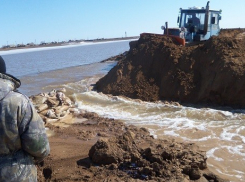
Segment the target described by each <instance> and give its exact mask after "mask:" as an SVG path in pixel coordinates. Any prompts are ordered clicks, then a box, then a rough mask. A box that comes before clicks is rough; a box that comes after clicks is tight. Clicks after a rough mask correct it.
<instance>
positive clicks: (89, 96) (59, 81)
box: [5, 48, 245, 181]
mask: <svg viewBox="0 0 245 182" xmlns="http://www.w3.org/2000/svg"><path fill="white" fill-rule="evenodd" d="M109 49H111V48H109ZM125 49H126V50H127V48H125ZM119 53H122V52H120V51H119V52H117V54H119ZM33 55H35V54H34V53H33ZM111 56H113V54H112V55H111ZM5 57H7V58H8V59H11V58H10V55H9V57H8V56H5ZM15 59H17V58H15ZM95 62H96V61H95ZM115 64H116V63H115V62H108V63H93V64H91V63H89V64H88V63H86V64H83V65H82V64H81V65H71V66H68V67H66V68H56V69H54V70H47V71H46V72H40V73H38V72H35V73H29V74H26V75H25V74H22V75H21V74H20V75H21V77H20V78H21V80H22V88H21V89H20V91H22V92H24V93H25V94H27V95H29V96H30V95H31V94H37V93H40V92H44V91H50V90H52V89H53V88H60V87H65V88H66V89H67V92H68V93H67V95H68V96H70V97H72V98H73V100H74V101H75V102H76V105H77V107H79V108H81V109H84V110H87V111H90V112H96V113H98V114H99V115H100V116H104V117H109V118H115V119H119V120H122V121H125V122H126V123H127V124H134V125H137V126H140V127H141V126H142V127H146V128H148V129H149V130H150V132H151V133H152V135H154V136H155V137H157V138H166V137H171V138H174V139H175V140H177V141H183V142H193V143H197V144H198V145H199V146H200V148H201V149H202V150H204V151H206V153H207V157H208V166H209V168H210V169H211V170H212V171H213V172H215V173H216V174H218V175H220V176H221V177H224V178H226V179H229V180H231V181H245V124H244V122H245V110H233V109H231V108H202V107H191V106H179V105H174V104H173V105H171V104H166V103H165V102H161V101H159V102H155V103H151V102H143V101H141V100H133V99H129V98H125V97H121V96H110V95H104V94H102V93H98V92H95V91H92V90H91V88H92V86H93V84H94V83H95V82H96V81H97V80H98V79H99V78H100V77H102V76H103V75H105V74H106V73H107V72H108V71H109V70H110V69H111V68H112V67H113V66H114V65H115ZM7 65H8V64H7ZM16 69H17V68H16ZM30 69H31V68H30Z"/></svg>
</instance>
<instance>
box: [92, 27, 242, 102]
mask: <svg viewBox="0 0 245 182" xmlns="http://www.w3.org/2000/svg"><path fill="white" fill-rule="evenodd" d="M244 73H245V30H244V29H223V30H221V32H220V35H219V36H213V37H211V38H210V39H209V40H207V41H205V42H200V43H196V44H187V45H186V46H179V45H177V44H176V42H174V41H173V40H172V39H171V38H169V37H166V36H163V35H157V34H147V33H144V34H141V36H140V38H139V40H138V41H134V42H130V50H129V52H128V53H127V55H126V56H125V57H123V58H122V59H121V60H120V61H119V62H118V64H117V65H116V66H115V67H114V68H113V69H111V70H110V71H109V73H108V74H107V75H106V76H105V77H103V78H101V79H100V80H99V81H98V82H97V83H96V89H97V90H98V91H101V92H103V93H106V94H112V95H124V96H127V97H131V98H137V99H141V100H145V101H157V100H171V101H177V102H181V103H192V104H212V105H220V106H232V107H244V106H245V95H244V94H243V93H244V91H245V84H244V83H245V74H244Z"/></svg>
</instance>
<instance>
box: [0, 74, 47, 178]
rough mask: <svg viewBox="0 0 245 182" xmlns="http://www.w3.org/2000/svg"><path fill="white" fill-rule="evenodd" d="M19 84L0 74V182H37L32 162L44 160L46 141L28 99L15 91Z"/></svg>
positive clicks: (43, 130)
mask: <svg viewBox="0 0 245 182" xmlns="http://www.w3.org/2000/svg"><path fill="white" fill-rule="evenodd" d="M19 86H20V82H19V81H18V80H16V79H14V78H12V77H11V76H8V75H5V74H1V73H0V181H1V182H5V181H8V182H10V181H14V182H19V181H32V182H33V181H37V169H36V167H35V164H34V161H35V160H38V161H41V160H43V158H44V157H46V156H47V155H48V154H49V152H50V148H49V142H48V138H47V135H46V131H45V127H44V124H43V121H42V119H41V118H40V116H39V115H38V113H37V112H36V110H35V108H34V107H33V105H32V103H31V102H30V100H29V99H28V98H27V97H26V96H24V95H23V94H20V93H18V92H14V90H15V89H16V88H18V87H19Z"/></svg>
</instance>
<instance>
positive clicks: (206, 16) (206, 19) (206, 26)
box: [204, 1, 209, 35]
mask: <svg viewBox="0 0 245 182" xmlns="http://www.w3.org/2000/svg"><path fill="white" fill-rule="evenodd" d="M208 13H209V1H208V2H207V6H206V12H205V20H204V35H206V34H207V32H208Z"/></svg>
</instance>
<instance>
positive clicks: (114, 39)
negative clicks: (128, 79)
mask: <svg viewBox="0 0 245 182" xmlns="http://www.w3.org/2000/svg"><path fill="white" fill-rule="evenodd" d="M137 38H139V36H132V37H121V38H108V39H104V38H103V39H91V40H79V41H69V42H59V43H47V44H43V45H32V46H30V45H26V46H24V47H8V48H0V51H9V50H18V49H29V48H43V47H59V46H67V45H79V44H81V43H98V42H109V41H120V40H130V39H137Z"/></svg>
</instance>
